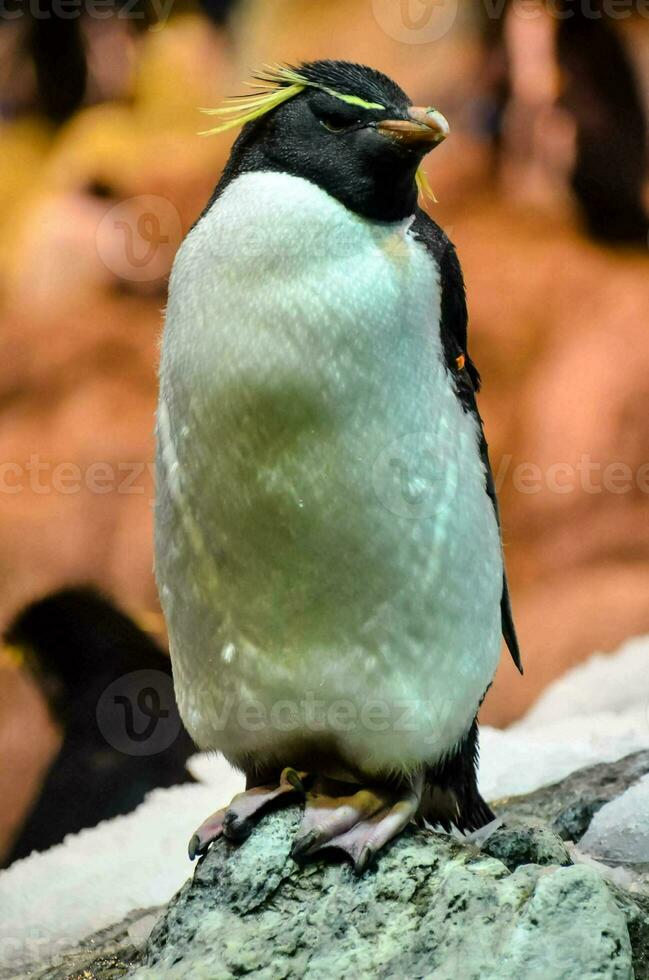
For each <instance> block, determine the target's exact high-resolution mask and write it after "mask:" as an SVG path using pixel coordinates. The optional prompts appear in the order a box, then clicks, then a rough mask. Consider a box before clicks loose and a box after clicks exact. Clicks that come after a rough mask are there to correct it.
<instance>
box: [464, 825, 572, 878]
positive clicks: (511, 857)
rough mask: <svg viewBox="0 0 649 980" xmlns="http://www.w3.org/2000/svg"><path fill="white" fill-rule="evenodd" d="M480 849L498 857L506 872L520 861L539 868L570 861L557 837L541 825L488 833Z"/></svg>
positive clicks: (512, 869)
mask: <svg viewBox="0 0 649 980" xmlns="http://www.w3.org/2000/svg"><path fill="white" fill-rule="evenodd" d="M482 850H483V852H485V853H486V854H490V855H491V856H492V857H495V858H498V859H499V860H500V861H502V863H503V864H504V865H505V867H506V868H508V869H509V870H510V871H515V870H516V868H519V867H520V866H521V865H523V864H538V865H539V866H540V867H546V866H547V865H549V864H556V865H558V866H561V867H563V866H566V865H569V864H572V860H571V858H570V854H569V853H568V849H567V848H566V845H565V844H564V843H563V841H562V840H561V838H560V837H557V835H556V834H553V833H552V831H551V830H547V829H546V828H545V827H538V828H533V827H516V828H514V829H507V828H505V827H502V828H500V829H498V830H496V831H494V832H493V834H490V836H489V837H488V838H487V840H486V841H485V843H484V845H483V847H482Z"/></svg>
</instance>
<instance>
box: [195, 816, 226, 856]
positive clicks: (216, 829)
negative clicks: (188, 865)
mask: <svg viewBox="0 0 649 980" xmlns="http://www.w3.org/2000/svg"><path fill="white" fill-rule="evenodd" d="M225 818H226V811H225V810H217V811H216V813H213V814H211V816H209V817H208V818H207V820H204V821H203V823H202V824H201V825H200V827H199V828H198V830H197V831H196V832H195V833H194V834H192V836H191V838H190V840H189V844H188V846H187V853H188V854H189V860H190V861H194V860H195V859H196V858H197V857H201V855H203V854H206V853H207V850H208V849H209V846H210V844H212V843H213V842H214V841H215V840H218V839H219V837H221V835H222V834H223V825H224V823H225Z"/></svg>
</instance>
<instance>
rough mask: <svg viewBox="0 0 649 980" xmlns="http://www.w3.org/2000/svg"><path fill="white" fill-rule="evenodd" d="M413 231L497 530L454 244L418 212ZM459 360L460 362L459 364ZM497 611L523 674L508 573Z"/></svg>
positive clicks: (477, 383)
mask: <svg viewBox="0 0 649 980" xmlns="http://www.w3.org/2000/svg"><path fill="white" fill-rule="evenodd" d="M413 231H414V233H415V235H416V237H417V238H418V239H419V241H421V242H422V244H424V245H425V246H426V248H427V249H428V251H429V252H430V253H431V255H432V256H433V257H434V258H435V260H436V261H437V263H438V265H439V269H440V275H441V280H442V284H443V285H442V318H441V324H440V329H441V333H442V345H443V348H444V357H445V359H446V364H447V367H448V369H449V372H450V373H451V374H452V376H453V377H454V378H455V388H456V392H457V396H458V398H459V399H460V401H461V403H462V406H463V408H464V410H465V411H466V412H471V414H472V415H473V416H474V417H475V419H476V421H477V423H478V425H479V428H480V455H481V457H482V462H483V464H484V468H485V475H486V482H485V489H486V491H487V495H488V496H489V498H490V500H491V502H492V504H493V508H494V513H495V515H496V520H497V521H498V527H500V512H499V510H498V500H497V499H496V487H495V484H494V478H493V473H492V471H491V464H490V463H489V448H488V446H487V440H486V439H485V434H484V427H483V424H482V418H481V417H480V412H479V411H478V405H477V401H476V394H477V393H478V391H479V390H480V375H479V373H478V370H477V368H476V366H475V365H474V364H473V362H472V360H471V358H470V357H469V355H468V353H467V325H468V312H467V305H466V294H465V289H464V278H463V276H462V269H461V266H460V262H459V259H458V257H457V253H456V251H455V247H454V245H453V243H452V242H451V241H450V240H449V239H448V238H447V236H446V235H445V233H444V232H443V231H442V229H441V228H440V227H439V225H437V224H435V222H434V221H433V220H432V218H429V216H428V215H427V214H426V213H425V212H424V211H422V210H421V209H420V208H418V209H417V214H416V216H415V222H414V225H413ZM458 359H461V360H460V361H458ZM462 359H463V362H464V363H463V364H462ZM500 609H501V619H502V632H503V637H504V638H505V643H506V644H507V647H508V649H509V652H510V653H511V656H512V660H513V661H514V663H515V664H516V667H517V668H518V670H519V671H520V672H521V674H522V673H523V666H522V663H521V654H520V649H519V646H518V640H517V638H516V629H515V627H514V619H513V616H512V607H511V601H510V598H509V587H508V585H507V572H506V571H505V570H503V591H502V598H501V601H500Z"/></svg>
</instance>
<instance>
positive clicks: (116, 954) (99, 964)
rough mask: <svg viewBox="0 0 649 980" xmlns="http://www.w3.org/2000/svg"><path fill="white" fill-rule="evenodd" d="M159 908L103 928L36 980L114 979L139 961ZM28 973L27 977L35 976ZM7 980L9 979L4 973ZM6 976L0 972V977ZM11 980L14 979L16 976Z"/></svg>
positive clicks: (134, 913) (143, 910)
mask: <svg viewBox="0 0 649 980" xmlns="http://www.w3.org/2000/svg"><path fill="white" fill-rule="evenodd" d="M160 912H161V910H160V909H156V908H154V909H136V910H135V911H133V912H131V914H130V915H128V916H127V917H126V918H125V919H124V920H123V921H122V922H119V923H117V924H116V925H114V926H110V927H109V928H108V929H102V930H101V932H98V933H95V935H94V936H91V937H90V938H89V939H87V940H86V941H85V942H84V943H82V944H81V946H80V947H79V948H78V949H77V950H75V951H73V952H71V953H67V954H66V955H65V956H63V957H62V959H61V960H60V961H59V962H57V963H56V965H52V966H49V967H48V968H47V969H46V970H45V971H44V972H39V973H38V978H39V980H117V978H119V977H123V976H125V975H126V974H127V973H128V971H129V969H130V968H131V966H133V965H134V964H135V963H137V962H139V961H140V959H141V955H142V946H143V945H144V942H145V941H146V939H147V937H148V935H149V933H150V932H151V928H152V926H153V925H154V924H155V922H156V919H157V918H158V917H159V915H160ZM34 972H35V971H32V970H30V971H29V973H28V974H27V975H26V976H29V977H32V976H34ZM6 976H7V980H8V978H9V976H10V974H9V973H7V974H6ZM4 977H5V974H4V973H3V972H2V970H0V978H4ZM11 980H16V978H15V974H14V975H13V976H12V978H11Z"/></svg>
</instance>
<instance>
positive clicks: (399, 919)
mask: <svg viewBox="0 0 649 980" xmlns="http://www.w3.org/2000/svg"><path fill="white" fill-rule="evenodd" d="M647 770H649V753H647V752H644V753H636V754H635V755H633V756H629V757H627V758H626V759H623V760H620V761H619V762H615V763H612V764H608V765H602V766H594V767H592V768H590V769H587V770H582V771H580V772H577V773H574V774H573V775H571V776H569V777H568V778H567V779H565V780H563V781H562V782H561V783H558V784H556V785H555V786H552V787H545V788H544V789H542V790H539V791H537V792H535V793H531V794H529V795H528V796H526V797H519V798H512V799H509V800H503V801H500V802H499V803H498V804H497V805H496V807H497V809H498V811H499V815H500V817H501V820H503V821H504V823H503V824H502V825H501V826H499V827H497V828H496V829H494V830H493V831H492V832H491V833H490V834H488V836H487V837H486V839H483V841H482V843H481V844H480V845H478V843H477V842H473V841H471V840H461V839H458V838H456V837H454V836H449V835H447V834H443V833H437V832H435V831H430V830H423V829H415V828H412V829H410V830H408V831H407V832H406V833H405V834H403V835H402V836H401V837H400V838H399V839H398V840H397V841H396V842H395V843H394V844H393V845H392V846H391V847H389V848H387V849H386V851H385V852H384V853H383V854H382V855H381V857H380V859H379V861H378V862H377V864H376V866H375V867H373V868H372V869H371V870H370V871H369V872H368V873H367V874H366V875H365V876H364V877H363V878H356V877H355V876H354V874H353V872H352V870H351V868H350V867H349V865H348V864H346V863H332V862H324V861H321V862H317V863H312V864H308V865H306V866H304V867H298V866H297V865H296V864H295V863H294V862H293V861H292V860H291V858H290V856H289V855H290V849H291V844H292V841H293V838H294V836H295V833H296V830H297V827H298V825H299V820H300V811H299V808H291V809H287V810H283V811H280V812H277V813H274V814H270V815H269V816H267V817H266V818H265V819H264V820H263V821H262V822H261V823H260V825H259V826H258V827H257V829H256V830H255V832H254V833H253V835H252V836H251V837H250V838H249V840H247V841H246V842H245V843H244V844H242V845H239V846H235V845H232V844H230V843H228V842H226V841H224V840H223V841H219V842H218V843H217V844H215V845H214V846H213V847H212V849H211V850H210V852H209V853H208V854H207V855H206V856H205V857H204V858H203V859H202V860H201V861H200V862H199V863H198V865H197V867H196V870H195V872H194V876H193V878H191V879H190V880H189V881H188V882H187V883H186V884H185V885H184V886H183V888H182V889H181V890H180V892H179V893H178V894H177V895H176V896H175V898H174V899H173V900H172V901H171V903H170V904H169V906H168V908H167V909H166V911H164V913H163V914H162V917H161V918H159V919H158V921H157V923H156V925H155V926H154V928H153V931H152V932H151V934H150V936H149V938H148V939H145V938H144V936H145V934H146V933H147V930H148V928H149V926H150V924H151V922H152V921H153V919H152V918H151V917H150V916H149V918H148V919H147V920H146V922H145V923H144V925H143V924H142V922H139V920H138V922H139V924H138V922H136V923H135V926H134V924H133V922H130V923H126V924H122V926H121V927H114V929H113V930H112V931H110V941H109V942H108V943H107V942H106V935H107V934H106V931H104V933H103V934H100V935H99V936H98V937H93V938H92V939H91V940H87V941H86V943H85V944H83V947H84V948H85V960H84V956H83V952H84V948H82V949H80V950H79V952H78V953H77V954H75V955H74V957H71V956H69V957H67V958H66V961H65V963H64V964H59V965H58V967H57V969H56V970H54V969H50V970H49V971H47V972H45V973H42V972H41V973H39V974H37V975H38V976H39V977H40V978H41V980H64V978H65V980H68V978H70V980H82V978H83V980H115V978H117V977H130V978H131V980H159V978H162V977H164V978H169V980H174V978H182V980H185V978H186V977H191V978H192V980H194V978H197V980H203V978H204V980H229V978H231V977H239V976H243V975H252V976H255V977H260V978H261V980H275V978H278V980H279V978H297V977H308V978H310V980H320V978H323V980H324V978H327V980H337V978H339V977H347V976H350V975H354V974H356V975H359V976H360V977H370V976H371V977H377V978H385V980H389V978H397V977H398V978H406V980H410V978H415V977H417V978H420V977H421V978H434V980H447V978H448V980H456V978H457V980H510V978H512V977H524V978H525V980H573V978H574V980H589V978H593V980H594V978H598V980H632V978H633V977H635V978H637V980H649V890H648V891H647V893H646V894H643V893H642V892H641V891H635V890H633V889H632V890H629V889H627V888H623V887H620V884H619V882H620V881H621V880H622V879H621V878H619V876H618V878H615V875H613V877H612V880H609V875H608V870H609V869H607V868H606V867H605V866H603V865H601V864H598V862H597V861H595V860H593V859H592V858H591V857H589V856H588V855H586V854H582V853H581V852H580V849H579V848H580V846H581V845H576V846H575V845H573V844H572V843H570V844H566V843H565V842H564V839H562V838H563V837H564V836H565V831H566V828H567V827H568V826H571V827H573V828H577V829H578V830H579V831H580V833H581V832H582V831H583V819H584V818H583V815H584V814H585V813H586V812H587V811H589V810H591V811H592V812H595V811H596V810H597V809H598V808H599V807H600V806H603V805H604V804H605V803H606V802H607V801H608V800H610V799H614V798H615V797H616V796H617V795H621V794H622V793H624V792H625V791H626V789H627V788H628V786H629V785H632V784H634V783H636V782H637V780H638V779H639V778H641V777H642V776H643V775H644V774H645V773H646V772H647ZM580 806H581V809H579V807H580ZM568 813H569V814H571V816H570V819H568V818H567V817H566V814H568ZM575 814H578V818H577V817H575ZM557 828H559V830H561V831H563V832H562V833H560V832H558V830H557ZM567 839H568V838H567V837H566V840H567ZM571 858H574V860H575V861H576V862H579V863H575V864H573V863H572V862H571ZM614 871H616V872H617V871H619V869H614ZM616 882H617V883H616ZM635 887H636V886H635V885H634V886H633V888H635ZM145 926H146V928H145ZM134 929H135V932H134ZM71 968H72V969H71ZM34 975H35V974H34V973H33V972H32V973H30V976H32V977H33V976H34Z"/></svg>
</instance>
